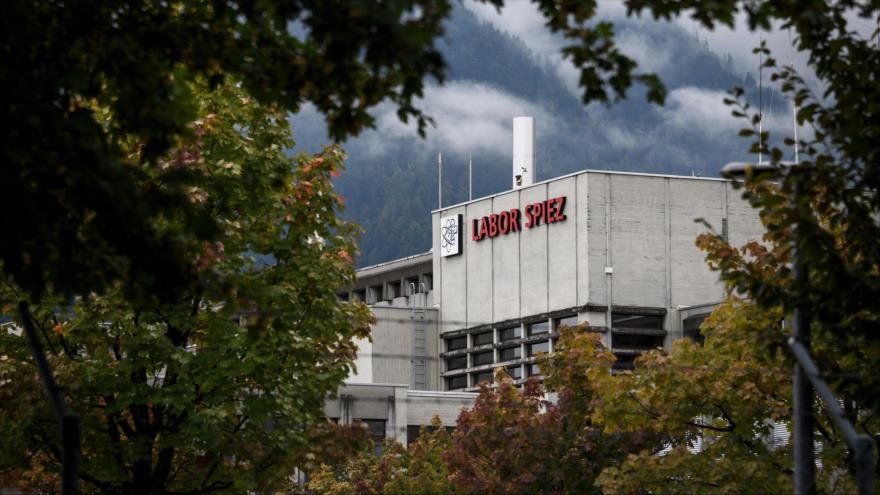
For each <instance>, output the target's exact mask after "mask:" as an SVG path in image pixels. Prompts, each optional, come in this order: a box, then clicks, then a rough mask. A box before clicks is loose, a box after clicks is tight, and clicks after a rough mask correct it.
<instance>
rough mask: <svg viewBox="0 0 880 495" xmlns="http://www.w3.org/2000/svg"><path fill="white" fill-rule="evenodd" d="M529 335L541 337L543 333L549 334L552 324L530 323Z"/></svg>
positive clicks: (543, 322)
mask: <svg viewBox="0 0 880 495" xmlns="http://www.w3.org/2000/svg"><path fill="white" fill-rule="evenodd" d="M527 328H528V334H529V335H530V336H531V335H540V334H542V333H547V332H549V331H550V323H548V322H546V321H539V322H537V323H530V324H529V325H528V327H527Z"/></svg>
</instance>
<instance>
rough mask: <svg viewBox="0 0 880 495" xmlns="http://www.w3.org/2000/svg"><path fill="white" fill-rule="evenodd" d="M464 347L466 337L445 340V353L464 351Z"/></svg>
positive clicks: (465, 345)
mask: <svg viewBox="0 0 880 495" xmlns="http://www.w3.org/2000/svg"><path fill="white" fill-rule="evenodd" d="M465 347H467V337H465V336H461V337H455V338H452V339H446V350H447V351H457V350H459V349H464V348H465Z"/></svg>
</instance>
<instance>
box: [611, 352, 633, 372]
mask: <svg viewBox="0 0 880 495" xmlns="http://www.w3.org/2000/svg"><path fill="white" fill-rule="evenodd" d="M635 361H636V357H635V356H617V362H616V363H614V366H612V367H611V369H612V370H617V371H619V370H631V369H633V368H635Z"/></svg>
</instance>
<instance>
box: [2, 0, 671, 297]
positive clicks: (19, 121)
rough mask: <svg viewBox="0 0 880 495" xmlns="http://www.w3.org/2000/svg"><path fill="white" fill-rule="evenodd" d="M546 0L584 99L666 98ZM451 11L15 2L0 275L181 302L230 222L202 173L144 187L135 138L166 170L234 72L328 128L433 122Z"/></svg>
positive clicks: (568, 7)
mask: <svg viewBox="0 0 880 495" xmlns="http://www.w3.org/2000/svg"><path fill="white" fill-rule="evenodd" d="M490 1H491V3H493V4H494V5H496V6H499V7H500V6H501V5H502V4H503V2H502V0H490ZM539 3H540V7H541V10H542V12H543V13H544V15H545V16H546V17H547V19H548V26H549V28H550V29H551V30H553V31H556V32H560V33H563V34H564V35H565V36H566V37H568V38H569V39H571V40H572V42H573V45H572V46H571V47H569V48H567V49H566V54H567V56H569V57H570V58H571V59H572V60H573V61H574V62H575V64H576V65H577V66H578V67H581V68H582V69H583V71H582V77H581V81H582V84H583V86H584V87H585V91H584V101H592V100H607V99H608V94H607V92H606V86H609V87H611V88H613V91H614V93H615V94H617V95H618V96H622V95H623V94H624V92H625V90H626V88H627V87H628V86H629V85H630V84H631V83H632V82H633V80H636V79H641V80H643V81H645V82H647V83H649V84H650V85H651V87H652V91H651V95H652V97H653V98H654V99H655V100H659V99H660V98H661V97H662V90H661V88H660V86H659V83H658V82H657V81H656V78H653V77H651V76H649V75H640V74H637V73H635V71H634V63H633V62H632V61H631V60H630V59H629V58H627V57H625V56H623V55H622V54H621V53H620V52H619V51H618V50H617V49H616V47H615V46H614V44H613V42H612V41H611V38H612V34H613V33H612V30H611V26H610V24H608V23H599V24H597V25H595V26H593V25H588V24H587V22H588V21H589V20H590V17H591V16H592V15H593V14H594V13H595V2H581V1H576V0H566V1H564V2H557V1H551V0H542V1H541V2H539ZM450 8H451V0H441V1H434V0H392V1H384V2H364V1H361V0H347V1H342V2H324V1H312V0H294V1H263V2H256V3H255V2H248V1H238V0H233V1H210V2H198V1H192V0H183V1H177V2H153V1H144V0H140V1H139V0H120V1H116V2H95V1H90V2H89V1H87V2H73V3H59V2H56V1H53V0H37V1H29V2H24V1H19V2H13V3H11V4H10V5H7V6H6V9H5V10H4V15H3V19H2V20H0V45H2V46H3V53H4V56H3V62H2V63H3V65H2V69H0V95H2V96H0V117H2V118H3V120H4V121H5V122H10V123H12V124H13V125H10V131H9V132H7V133H3V137H2V138H0V164H2V167H0V183H2V184H3V185H4V187H5V189H4V190H5V192H6V196H5V198H6V201H7V204H9V205H15V207H13V208H4V209H3V211H2V213H0V215H2V216H0V225H2V226H3V229H4V232H5V234H4V242H2V243H0V262H2V270H3V273H5V274H7V275H9V276H11V277H12V279H13V280H14V281H15V282H16V283H17V284H18V285H19V286H20V287H21V288H22V289H23V290H24V291H26V292H27V293H29V294H31V295H33V296H39V295H40V294H42V293H43V292H44V291H46V290H53V291H55V292H65V293H75V294H87V293H89V292H90V291H94V290H99V291H100V290H104V289H105V288H107V287H108V284H111V283H112V282H115V281H123V282H125V283H126V287H127V288H128V289H129V291H130V294H129V296H138V297H144V296H146V297H159V298H169V299H173V298H175V297H178V296H180V295H181V293H182V292H181V291H186V290H189V289H190V288H191V286H192V285H193V284H198V283H200V282H201V283H202V285H207V286H210V285H211V280H210V279H211V275H213V274H211V273H205V271H201V270H198V266H197V264H196V262H195V260H194V258H195V255H194V252H196V251H197V250H198V247H199V242H196V241H203V240H212V239H214V238H216V237H217V236H218V235H220V232H221V231H222V230H223V229H224V228H225V226H223V225H222V224H220V223H218V222H217V221H216V219H215V218H214V217H213V216H212V215H211V214H210V213H211V212H210V211H209V210H207V209H205V208H202V207H200V206H199V205H197V204H193V203H192V202H190V201H186V194H187V191H188V189H189V188H190V187H197V186H198V181H199V179H198V177H194V176H192V175H189V174H187V173H184V172H182V171H180V170H177V171H176V172H175V173H174V174H173V175H174V177H173V179H174V180H170V178H168V179H169V180H166V181H164V182H163V187H152V188H144V187H141V184H142V183H143V182H144V181H149V180H151V178H152V177H154V175H153V174H150V173H147V171H145V170H144V167H131V166H129V161H130V160H129V157H128V153H127V150H126V149H125V137H126V136H131V135H133V136H137V137H138V138H139V139H140V145H141V149H140V150H139V152H138V153H137V160H138V162H139V163H140V164H142V165H152V168H154V169H156V168H159V162H160V161H161V160H160V158H161V157H162V156H165V155H166V153H167V152H168V150H169V149H170V148H171V147H172V146H174V144H175V142H176V140H177V139H179V138H180V136H183V135H186V134H188V133H189V132H190V131H191V129H189V128H188V127H187V124H188V123H189V122H190V121H192V119H193V118H194V116H195V110H196V108H195V106H194V104H193V101H192V99H193V95H192V94H191V83H192V82H193V81H194V80H197V79H199V78H201V79H204V80H207V81H209V82H210V86H211V87H216V86H217V85H218V84H220V83H222V82H223V81H224V80H235V81H240V82H241V84H242V87H243V88H244V89H245V90H246V91H248V93H249V94H251V95H253V96H254V97H255V98H256V99H257V100H258V101H260V102H261V103H263V104H276V105H278V106H279V108H283V109H285V110H288V111H297V110H299V109H300V107H301V106H302V105H303V104H305V103H311V104H313V105H314V106H315V107H316V108H317V109H318V110H319V111H320V112H322V113H323V114H324V115H325V116H326V119H327V124H328V130H329V133H330V136H331V137H332V138H333V139H334V140H342V139H344V138H345V137H346V136H348V135H351V134H357V133H358V132H360V131H361V130H363V129H364V128H365V127H369V126H371V125H372V124H373V117H372V116H371V115H370V113H369V110H370V109H371V108H373V107H375V106H376V105H378V104H379V103H381V102H383V101H386V100H387V101H390V102H391V103H392V104H393V105H395V106H396V107H397V113H398V116H399V117H400V118H401V119H402V120H404V121H408V120H410V119H413V120H414V121H415V122H416V125H417V128H418V130H419V132H420V133H424V130H425V127H426V125H427V124H428V123H429V122H430V120H429V118H428V116H426V115H424V114H423V113H422V112H421V111H420V110H419V109H418V108H417V106H416V105H417V103H418V102H417V99H418V97H420V96H421V95H422V93H423V90H424V86H425V80H426V79H428V78H431V79H435V80H437V81H438V82H442V81H443V78H444V61H443V57H442V56H441V55H440V53H439V51H438V50H437V48H436V47H435V40H436V39H437V38H438V37H439V36H441V35H442V34H443V22H444V20H445V19H446V18H447V16H448V15H449V13H450ZM95 102H97V104H98V105H99V106H100V107H102V108H107V109H109V110H110V112H109V114H108V115H98V114H97V113H96V110H95V108H94V105H93V104H94V103H95ZM108 116H109V119H108V118H106V117H108ZM154 185H156V184H154ZM165 216H178V217H183V218H186V219H187V221H186V222H184V223H182V224H181V226H180V227H181V228H180V231H179V232H175V233H173V234H172V233H169V232H167V231H164V230H163V229H161V228H159V227H157V224H161V223H162V219H163V218H164V217H165ZM13 226H15V228H13ZM205 279H208V280H205Z"/></svg>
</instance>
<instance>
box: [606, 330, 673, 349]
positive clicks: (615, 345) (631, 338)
mask: <svg viewBox="0 0 880 495" xmlns="http://www.w3.org/2000/svg"><path fill="white" fill-rule="evenodd" d="M657 347H663V337H662V336H660V335H626V334H613V335H611V348H612V349H634V350H638V351H648V350H651V349H655V348H657Z"/></svg>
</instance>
